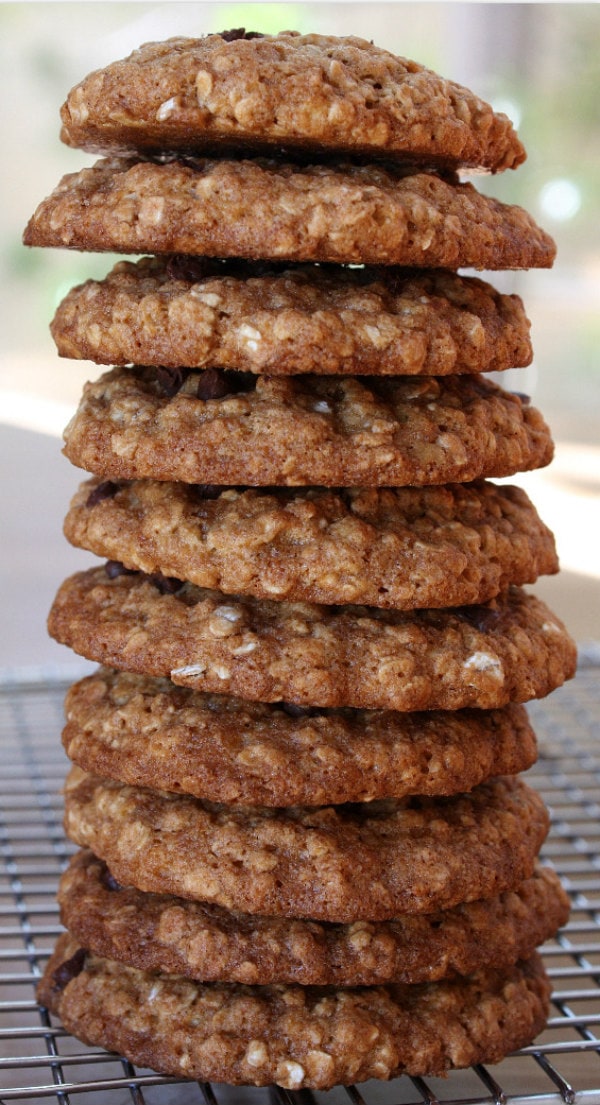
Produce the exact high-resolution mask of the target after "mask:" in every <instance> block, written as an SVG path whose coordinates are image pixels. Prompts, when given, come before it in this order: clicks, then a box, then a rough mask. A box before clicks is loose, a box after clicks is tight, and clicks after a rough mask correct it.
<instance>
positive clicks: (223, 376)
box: [196, 368, 256, 400]
mask: <svg viewBox="0 0 600 1105" xmlns="http://www.w3.org/2000/svg"><path fill="white" fill-rule="evenodd" d="M255 387H256V377H255V376H253V375H252V373H251V372H233V371H230V372H226V371H225V369H223V368H207V369H205V371H204V372H203V373H202V374H201V376H200V378H199V380H198V388H197V391H196V395H197V396H198V399H204V400H207V399H223V398H224V396H225V395H236V394H237V393H238V392H241V391H252V390H253V389H254V388H255Z"/></svg>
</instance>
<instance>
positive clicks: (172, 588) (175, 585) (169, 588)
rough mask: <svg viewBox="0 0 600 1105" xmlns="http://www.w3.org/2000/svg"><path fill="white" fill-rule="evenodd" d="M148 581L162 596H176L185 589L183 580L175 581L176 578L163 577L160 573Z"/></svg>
mask: <svg viewBox="0 0 600 1105" xmlns="http://www.w3.org/2000/svg"><path fill="white" fill-rule="evenodd" d="M148 579H149V581H150V583H153V584H154V586H155V587H156V588H157V590H158V591H160V593H161V595H175V594H177V591H180V590H181V588H182V587H183V582H182V580H180V579H175V577H174V576H163V575H161V574H160V572H155V573H154V574H153V575H151V576H148Z"/></svg>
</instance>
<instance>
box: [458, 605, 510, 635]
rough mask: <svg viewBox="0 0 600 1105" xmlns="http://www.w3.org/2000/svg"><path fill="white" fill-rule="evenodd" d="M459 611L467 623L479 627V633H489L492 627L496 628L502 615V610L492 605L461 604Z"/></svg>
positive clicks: (475, 627)
mask: <svg viewBox="0 0 600 1105" xmlns="http://www.w3.org/2000/svg"><path fill="white" fill-rule="evenodd" d="M459 612H460V616H461V617H462V618H463V619H464V620H465V621H467V622H468V623H469V625H472V626H473V628H474V629H479V630H480V632H481V633H489V632H491V630H492V629H496V627H497V626H498V623H499V621H500V619H501V617H502V611H501V610H498V609H496V608H495V607H493V606H461V607H460V611H459Z"/></svg>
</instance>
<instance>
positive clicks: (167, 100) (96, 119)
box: [61, 31, 525, 172]
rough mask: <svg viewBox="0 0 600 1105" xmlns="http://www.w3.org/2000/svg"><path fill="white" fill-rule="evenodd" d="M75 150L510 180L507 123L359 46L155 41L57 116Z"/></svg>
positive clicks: (93, 78) (293, 39)
mask: <svg viewBox="0 0 600 1105" xmlns="http://www.w3.org/2000/svg"><path fill="white" fill-rule="evenodd" d="M61 117H62V122H63V128H62V132H61V137H62V140H63V141H64V142H66V143H67V144H68V145H69V146H78V147H79V148H82V149H85V150H90V151H92V152H94V153H104V152H109V151H117V152H124V151H137V150H146V151H149V152H160V151H165V150H177V151H183V150H187V151H189V152H197V151H199V150H203V149H206V148H213V149H219V148H222V147H229V148H238V149H258V150H265V149H269V148H270V147H277V148H280V147H281V146H286V147H289V148H290V149H294V148H296V149H297V148H299V149H301V150H312V151H315V152H318V153H319V154H320V155H322V154H323V152H324V151H330V152H335V153H337V154H338V155H339V154H340V153H341V154H346V155H348V154H354V155H356V154H358V155H363V156H364V155H367V156H369V157H386V158H393V159H404V158H410V159H412V160H419V161H424V162H426V163H427V164H440V165H451V166H453V167H458V166H463V167H469V168H470V167H474V168H480V169H489V170H492V171H494V172H498V171H499V170H502V169H508V168H511V169H514V168H516V167H517V165H520V164H521V162H522V161H523V160H524V159H525V151H524V149H523V146H522V144H521V142H520V141H519V139H518V137H517V135H516V133H515V131H514V129H513V127H512V125H511V123H510V120H509V119H507V117H506V116H505V115H503V114H501V113H497V112H494V111H493V110H492V108H491V107H490V105H489V104H486V103H484V102H483V101H482V100H480V99H479V98H478V97H477V96H475V95H474V94H473V93H472V92H470V91H469V90H468V89H466V88H462V87H461V86H460V85H458V84H455V83H454V82H453V81H447V80H444V79H443V78H442V77H439V76H438V75H437V74H436V73H433V72H431V70H429V69H426V68H425V67H424V66H422V65H419V64H417V63H416V62H414V61H410V60H408V59H407V58H401V57H395V56H394V55H393V54H390V53H388V51H387V50H382V49H380V48H378V47H377V46H374V45H373V43H372V42H365V41H364V39H361V38H354V37H347V38H336V37H333V36H331V35H315V34H312V35H300V34H297V33H294V32H290V31H286V32H283V33H282V34H278V35H259V34H246V33H245V32H244V31H229V32H226V33H224V34H223V35H219V34H212V35H208V36H207V37H205V38H172V39H169V40H168V41H166V42H150V43H146V44H145V45H144V46H141V47H140V48H139V49H138V50H135V51H134V52H133V53H132V54H131V55H130V56H129V57H128V58H124V59H123V60H122V61H116V62H113V63H112V64H111V65H109V66H107V67H106V68H105V69H101V70H97V71H96V72H94V73H91V74H90V75H89V76H88V77H86V78H85V79H84V80H83V81H81V82H80V83H79V84H78V85H76V86H75V88H73V89H72V91H71V92H70V93H69V96H68V98H67V101H66V103H65V104H64V105H63V107H62V110H61Z"/></svg>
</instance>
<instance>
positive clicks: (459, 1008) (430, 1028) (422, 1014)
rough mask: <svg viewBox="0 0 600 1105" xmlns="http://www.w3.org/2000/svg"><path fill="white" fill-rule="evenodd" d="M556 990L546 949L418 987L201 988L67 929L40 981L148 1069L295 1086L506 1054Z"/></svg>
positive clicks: (522, 1041)
mask: <svg viewBox="0 0 600 1105" xmlns="http://www.w3.org/2000/svg"><path fill="white" fill-rule="evenodd" d="M549 997H550V985H549V982H548V980H547V978H546V975H545V972H544V968H543V966H542V962H541V959H540V957H539V956H538V955H537V954H536V955H534V956H533V957H532V958H531V959H529V960H527V961H525V962H523V963H520V964H518V965H517V966H516V967H511V968H509V969H507V970H505V971H494V970H485V971H480V972H478V973H477V974H474V975H472V976H471V977H470V978H468V979H459V980H455V981H450V982H438V983H429V984H424V985H417V986H403V985H394V986H385V987H384V986H381V987H379V986H378V987H371V988H360V989H350V990H336V989H334V988H330V987H302V986H261V987H258V986H256V987H252V986H242V985H238V984H230V985H228V984H224V983H220V984H219V983H213V984H208V985H202V984H199V983H194V982H191V981H189V980H188V979H184V978H181V977H179V976H174V975H160V974H151V973H146V972H142V971H137V970H134V969H133V968H129V967H124V966H123V965H122V964H120V963H115V962H114V961H112V960H109V959H100V958H97V957H95V956H93V955H88V954H87V953H86V952H85V950H84V949H82V948H81V947H80V945H79V944H78V943H77V942H76V941H74V940H73V938H72V937H70V936H69V935H65V936H61V937H60V938H59V941H58V944H57V947H56V950H55V952H54V954H53V956H52V957H51V959H50V961H49V963H48V966H47V968H46V971H45V974H44V976H43V978H42V980H41V982H40V984H39V987H38V998H39V1000H40V1002H42V1004H44V1005H45V1006H47V1007H48V1008H49V1009H50V1010H51V1012H53V1013H55V1014H56V1015H57V1016H59V1017H60V1018H61V1020H62V1022H63V1024H64V1027H65V1028H66V1029H67V1030H68V1031H69V1032H71V1033H73V1034H74V1035H75V1036H78V1037H79V1038H80V1039H82V1040H83V1041H84V1042H85V1043H87V1044H91V1045H93V1046H101V1047H106V1048H107V1049H109V1050H111V1051H117V1052H119V1053H121V1054H123V1055H124V1056H126V1058H128V1059H129V1060H130V1061H131V1062H133V1063H136V1064H137V1065H139V1066H142V1067H150V1068H153V1069H155V1070H158V1071H161V1072H164V1073H166V1074H172V1075H175V1076H179V1077H181V1076H183V1077H186V1078H191V1079H197V1080H200V1081H215V1082H229V1083H232V1084H234V1085H244V1084H249V1085H255V1086H265V1085H268V1084H270V1083H272V1082H275V1083H277V1084H278V1085H280V1086H283V1087H284V1088H286V1089H291V1090H297V1089H301V1088H303V1087H306V1088H310V1089H320V1090H324V1089H329V1088H330V1087H332V1086H334V1085H347V1084H349V1083H352V1082H363V1081H366V1080H367V1079H369V1078H380V1079H389V1078H393V1077H395V1076H397V1075H400V1074H405V1073H406V1074H410V1075H412V1076H428V1075H429V1076H431V1075H439V1074H443V1073H445V1072H446V1071H449V1070H452V1069H455V1068H460V1067H468V1066H471V1065H472V1064H474V1063H495V1062H498V1061H499V1060H500V1059H501V1058H503V1057H504V1056H505V1055H506V1054H508V1052H510V1051H513V1050H515V1049H516V1048H519V1047H523V1046H525V1045H526V1044H528V1043H530V1042H531V1040H532V1039H533V1038H534V1037H535V1036H536V1035H537V1033H538V1032H540V1031H541V1029H542V1028H543V1026H544V1023H545V1021H546V1018H547V1015H548V1007H549Z"/></svg>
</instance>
